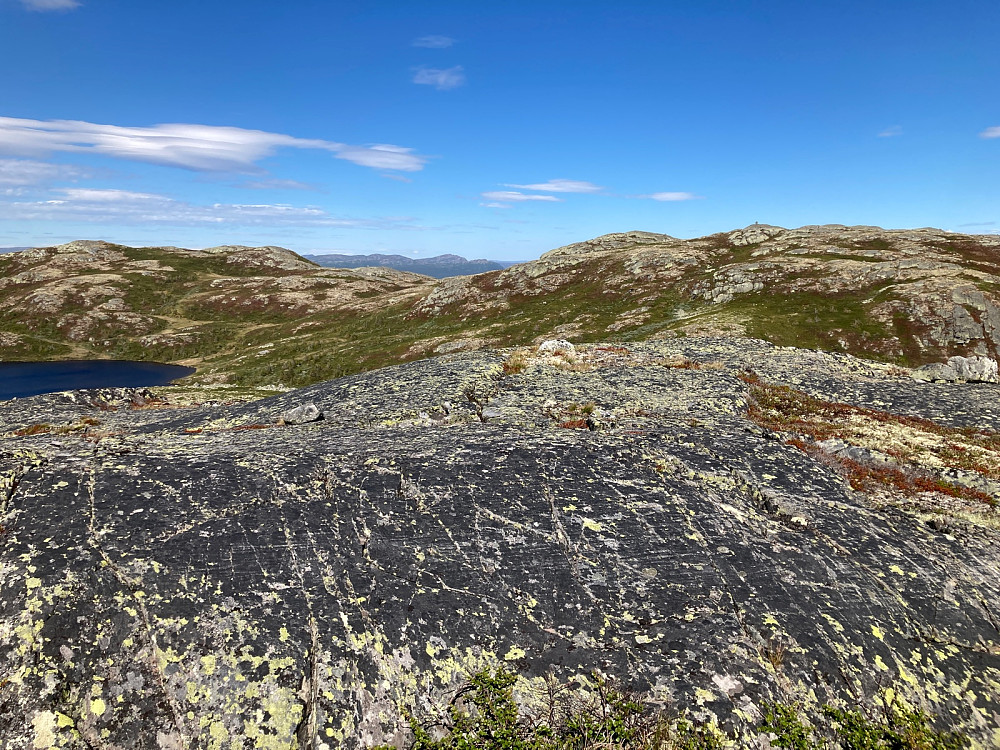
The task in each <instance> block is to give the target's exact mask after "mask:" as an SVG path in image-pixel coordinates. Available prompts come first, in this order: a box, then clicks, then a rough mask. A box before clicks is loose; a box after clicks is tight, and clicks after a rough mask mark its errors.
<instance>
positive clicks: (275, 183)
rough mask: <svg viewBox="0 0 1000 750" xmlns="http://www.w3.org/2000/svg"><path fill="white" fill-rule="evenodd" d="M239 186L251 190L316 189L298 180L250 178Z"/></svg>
mask: <svg viewBox="0 0 1000 750" xmlns="http://www.w3.org/2000/svg"><path fill="white" fill-rule="evenodd" d="M235 187H238V188H248V189H250V190H315V189H316V186H315V185H310V184H309V183H308V182H299V181H298V180H250V181H248V182H241V183H240V184H238V185H236V186H235Z"/></svg>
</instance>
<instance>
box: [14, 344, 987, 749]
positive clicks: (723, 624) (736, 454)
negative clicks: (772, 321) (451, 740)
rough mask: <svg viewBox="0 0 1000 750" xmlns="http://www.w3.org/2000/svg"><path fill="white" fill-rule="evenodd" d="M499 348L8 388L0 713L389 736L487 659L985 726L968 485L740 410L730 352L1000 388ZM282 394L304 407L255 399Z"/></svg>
mask: <svg viewBox="0 0 1000 750" xmlns="http://www.w3.org/2000/svg"><path fill="white" fill-rule="evenodd" d="M681 355H683V356H684V357H687V358H689V359H686V360H683V361H684V362H686V363H687V364H685V365H684V366H678V365H677V364H676V362H677V361H678V360H677V357H679V356H681ZM504 361H505V357H504V356H503V355H500V354H494V353H479V354H469V355H461V356H455V357H442V358H438V359H436V360H431V361H423V362H418V363H413V364H410V365H406V366H402V367H399V368H393V369H390V370H383V371H379V372H376V373H371V374H368V375H362V376H354V377H351V378H345V379H342V380H339V381H333V382H330V383H324V384H320V385H316V386H312V387H310V388H307V389H302V390H301V391H297V392H293V393H290V394H287V395H285V396H281V397H278V398H274V399H269V400H266V401H261V402H255V403H252V404H249V405H245V406H240V407H230V408H228V409H227V408H220V407H216V408H201V409H183V410H181V409H175V410H171V409H131V410H129V409H122V410H120V411H99V410H96V409H93V408H92V407H89V406H87V405H86V404H81V403H74V402H73V401H71V400H70V399H68V398H66V397H62V396H47V397H38V398H35V399H28V400H24V401H18V402H10V403H8V404H5V405H4V409H3V412H2V413H0V427H2V429H4V430H6V431H7V434H6V437H5V438H4V442H3V444H2V447H0V450H2V453H0V462H2V463H0V471H2V474H0V482H2V485H0V503H2V508H0V511H2V516H0V523H2V531H0V545H2V546H0V571H2V575H0V580H2V581H3V585H2V587H0V664H2V667H0V741H2V742H3V743H5V746H10V747H101V748H111V747H138V748H180V747H187V748H191V747H198V748H201V747H204V748H214V747H220V748H221V747H244V748H255V747H259V748H286V747H300V748H306V747H310V748H324V747H330V748H332V747H340V746H344V747H364V746H368V745H371V744H375V743H380V742H391V743H396V744H400V745H403V744H404V743H405V742H406V741H407V735H406V727H405V721H403V720H402V719H401V716H402V713H403V709H404V708H406V709H409V710H414V711H416V712H417V713H418V714H425V713H426V712H429V711H432V710H434V707H435V706H440V705H441V704H444V703H446V702H447V700H448V698H449V697H450V696H451V695H452V694H453V692H454V689H455V687H456V685H457V684H458V683H459V682H460V681H461V680H462V679H463V678H464V677H465V676H466V675H467V674H468V673H469V672H470V671H475V670H477V669H480V668H484V667H492V666H495V665H497V664H505V665H507V666H508V667H509V668H511V669H516V670H517V671H519V672H521V673H522V674H523V675H524V677H525V679H524V680H522V684H521V686H520V689H521V690H522V691H523V692H525V693H526V694H528V693H530V692H531V691H532V689H537V688H539V687H540V686H541V685H542V684H543V680H544V678H545V677H546V676H547V675H549V674H554V675H555V676H556V677H557V678H558V679H560V680H570V679H576V680H577V681H578V682H579V683H580V684H581V686H582V689H586V687H587V685H589V684H592V683H591V682H590V679H591V678H590V677H589V676H590V675H591V674H592V672H593V671H594V670H598V671H600V672H602V673H604V674H608V675H613V676H617V677H619V678H621V679H623V680H625V681H626V682H627V683H628V684H630V685H632V686H633V687H636V688H639V689H642V690H645V691H648V693H649V695H650V697H651V698H654V699H657V700H662V701H665V702H667V703H668V705H671V706H674V707H675V708H677V709H687V710H689V711H691V712H692V714H693V715H694V716H696V717H698V718H700V719H702V720H708V719H714V720H716V721H718V722H719V724H720V725H721V726H722V727H723V728H725V729H726V730H727V731H730V732H732V733H736V732H742V733H744V735H746V733H748V732H750V731H751V728H752V727H753V726H754V725H755V724H756V720H757V717H759V710H758V707H759V705H760V701H761V700H762V699H768V698H772V697H778V698H781V699H784V700H793V701H794V700H798V701H802V702H803V704H804V705H805V706H806V707H807V709H808V708H815V707H816V706H818V705H819V704H820V703H823V702H828V701H829V702H835V703H836V702H838V701H840V702H847V703H852V704H853V703H857V702H864V701H865V700H868V699H870V698H871V697H872V696H873V695H874V694H875V693H876V692H877V691H878V690H879V688H880V687H885V686H887V685H890V684H891V685H892V689H893V690H894V691H895V692H896V694H898V695H899V696H900V697H901V699H903V700H906V701H908V702H909V703H910V704H911V705H915V706H920V707H923V708H926V709H928V710H930V711H932V712H934V713H935V714H937V715H938V716H939V718H940V721H941V722H942V724H944V725H947V726H949V727H952V728H957V729H961V730H963V731H965V732H967V733H969V734H970V736H973V737H975V738H976V739H977V740H978V741H979V742H981V743H983V744H984V745H985V746H996V745H997V744H1000V736H998V734H997V733H996V727H997V726H998V725H1000V643H998V639H1000V605H998V604H997V602H1000V554H998V553H1000V532H998V525H1000V524H998V518H997V512H996V510H995V509H993V508H990V507H989V506H985V505H984V506H983V507H982V508H981V509H979V510H978V511H977V512H975V513H964V514H961V515H955V516H950V515H946V516H941V515H940V514H931V515H932V516H933V517H932V520H934V519H937V518H945V517H947V519H948V522H947V523H946V524H939V525H937V526H935V525H933V524H929V523H928V522H927V517H926V516H927V514H926V513H925V512H924V511H926V509H927V507H928V506H929V505H933V503H934V502H935V499H934V497H933V496H931V495H928V497H926V498H924V500H923V501H922V502H923V505H921V506H920V507H919V508H915V507H914V506H912V505H906V504H904V503H901V502H896V501H895V500H894V498H893V497H892V496H891V495H886V496H884V497H879V498H873V497H869V496H866V495H864V494H862V493H859V492H855V491H853V490H852V489H851V488H850V486H849V485H848V484H846V483H845V481H844V480H843V479H842V478H841V477H840V476H839V475H838V474H837V473H836V471H835V470H834V469H833V468H831V466H829V465H827V464H825V463H823V462H821V461H818V460H816V459H815V458H813V457H810V456H809V455H807V454H806V453H803V452H801V451H800V450H798V449H796V448H795V447H793V446H790V445H787V444H785V442H784V440H783V439H780V438H781V436H779V435H777V434H775V433H770V432H768V431H766V430H763V429H761V428H760V427H758V426H757V425H755V424H753V423H752V422H749V421H748V420H747V419H746V417H745V414H746V408H747V393H748V391H747V386H746V384H745V383H744V382H742V381H741V380H740V379H739V378H738V377H737V373H738V372H739V371H740V370H742V369H744V368H747V367H753V369H754V370H755V371H756V372H757V373H758V375H759V376H760V377H761V378H764V379H767V380H770V381H772V382H783V383H788V384H791V385H794V386H796V387H798V388H801V389H802V390H804V391H807V392H809V393H811V394H813V395H815V396H817V397H822V398H830V399H837V400H842V401H849V402H850V403H855V404H858V405H862V406H868V407H874V408H881V409H886V410H888V411H893V410H895V411H899V412H904V411H905V412H906V413H909V414H912V415H914V416H919V417H924V418H928V419H934V420H939V421H941V422H942V423H946V422H948V423H950V424H952V425H954V426H962V425H963V424H965V425H968V424H975V425H976V426H978V427H981V428H982V427H985V428H990V429H992V430H997V429H998V428H1000V399H998V396H1000V387H998V386H996V385H992V384H981V385H975V386H972V385H955V384H933V383H916V382H913V381H912V380H911V379H910V378H909V377H908V375H907V374H906V373H905V372H904V373H899V372H895V371H893V370H891V369H890V368H888V367H882V366H879V365H873V364H870V363H864V362H860V361H858V360H854V359H852V358H850V357H846V356H837V357H835V356H830V355H823V354H819V353H816V352H804V351H799V350H790V349H777V348H774V347H771V346H769V345H767V344H764V343H762V342H756V341H747V340H728V341H725V340H705V341H679V342H678V341H674V342H671V343H650V344H643V345H635V346H632V347H630V349H629V351H628V352H625V351H624V350H623V349H620V348H616V347H603V348H602V347H589V348H583V347H577V351H576V352H575V353H573V354H572V358H569V357H568V356H555V355H554V356H551V357H548V356H535V357H534V358H533V359H531V358H529V361H528V363H527V365H526V367H525V368H524V369H523V371H521V372H519V373H517V374H505V371H504V368H503V364H504ZM692 361H693V362H694V364H693V365H692V364H691V363H692ZM508 369H510V368H508ZM306 402H311V403H314V404H316V406H317V407H318V408H319V409H320V410H322V411H323V413H324V416H325V418H324V420H322V421H319V422H314V423H310V424H304V425H298V426H275V424H274V423H275V419H276V417H277V416H278V415H280V414H281V413H282V412H283V411H285V410H287V409H288V408H290V407H292V406H295V405H297V404H302V403H306ZM588 410H589V411H588ZM595 411H599V413H600V419H599V420H590V421H591V422H593V424H591V425H590V426H591V427H592V428H593V427H594V425H598V424H599V430H598V431H593V429H585V428H581V429H571V428H568V427H560V426H559V425H572V426H580V424H578V423H582V424H583V425H587V423H588V420H587V419H584V418H583V417H582V416H581V417H580V418H579V419H570V417H573V416H574V415H578V414H579V415H582V414H583V413H589V414H591V415H592V414H593V413H594V412H595ZM95 417H96V418H97V419H99V420H100V424H99V425H98V426H91V427H90V428H88V430H87V431H72V430H66V431H65V432H64V433H56V432H53V431H49V432H44V433H36V434H31V433H32V430H30V429H27V428H28V427H29V425H30V424H31V423H37V422H42V421H44V422H46V423H48V424H49V425H59V424H63V425H71V424H74V423H78V422H79V421H80V420H81V419H83V418H91V419H93V418H95ZM15 430H17V431H19V432H20V433H22V434H15V432H14V431H15Z"/></svg>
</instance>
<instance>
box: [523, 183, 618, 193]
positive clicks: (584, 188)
mask: <svg viewBox="0 0 1000 750" xmlns="http://www.w3.org/2000/svg"><path fill="white" fill-rule="evenodd" d="M504 187H512V188H520V189H521V190H538V191H541V192H543V193H599V192H601V191H602V190H603V189H604V188H602V187H601V186H600V185H595V184H594V183H592V182H586V181H584V180H549V181H548V182H536V183H534V184H532V185H509V184H508V185H504Z"/></svg>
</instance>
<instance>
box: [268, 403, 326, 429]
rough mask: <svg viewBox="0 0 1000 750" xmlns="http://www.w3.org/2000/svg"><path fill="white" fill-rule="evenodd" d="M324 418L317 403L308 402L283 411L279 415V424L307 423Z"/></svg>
mask: <svg viewBox="0 0 1000 750" xmlns="http://www.w3.org/2000/svg"><path fill="white" fill-rule="evenodd" d="M322 418H323V412H321V411H320V410H319V407H318V406H316V404H313V403H308V404H302V405H300V406H296V407H295V408H293V409H288V410H287V411H284V412H282V413H281V416H280V417H278V424H306V423H307V422H317V421H319V420H320V419H322Z"/></svg>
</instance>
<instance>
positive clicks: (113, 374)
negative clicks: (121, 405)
mask: <svg viewBox="0 0 1000 750" xmlns="http://www.w3.org/2000/svg"><path fill="white" fill-rule="evenodd" d="M193 372H194V368H193V367H182V366H181V365H164V364H161V363H159V362H131V361H128V360H118V359H93V360H70V361H65V362H0V400H6V399H10V398H24V397H25V396H37V395H39V394H41V393H54V392H56V391H71V390H76V389H78V388H145V387H148V386H153V385H167V384H168V383H169V382H170V381H172V380H176V379H177V378H183V377H184V376H186V375H190V374H191V373H193Z"/></svg>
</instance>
